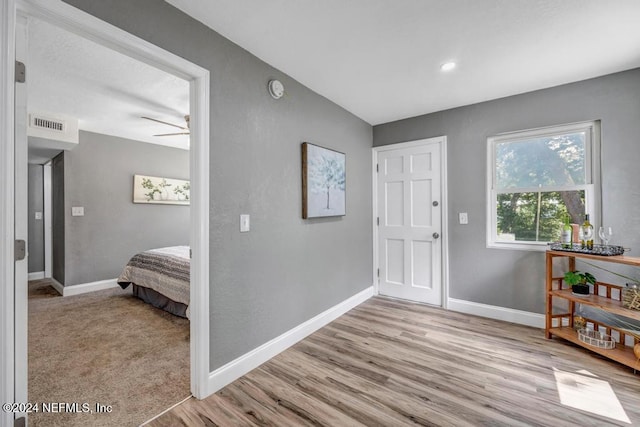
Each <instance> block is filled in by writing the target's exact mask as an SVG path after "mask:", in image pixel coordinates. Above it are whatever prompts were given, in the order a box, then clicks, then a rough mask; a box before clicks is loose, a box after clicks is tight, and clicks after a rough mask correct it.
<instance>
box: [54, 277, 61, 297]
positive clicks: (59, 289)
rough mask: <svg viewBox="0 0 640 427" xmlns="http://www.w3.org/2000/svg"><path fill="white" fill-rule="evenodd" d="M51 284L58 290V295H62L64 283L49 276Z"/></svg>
mask: <svg viewBox="0 0 640 427" xmlns="http://www.w3.org/2000/svg"><path fill="white" fill-rule="evenodd" d="M51 286H52V287H53V289H55V290H56V291H58V293H59V294H60V295H64V285H63V284H62V283H60V282H58V281H57V280H56V279H54V278H53V277H52V278H51Z"/></svg>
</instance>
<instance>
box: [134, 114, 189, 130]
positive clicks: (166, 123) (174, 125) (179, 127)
mask: <svg viewBox="0 0 640 427" xmlns="http://www.w3.org/2000/svg"><path fill="white" fill-rule="evenodd" d="M141 118H143V119H147V120H151V121H152V122H158V123H162V124H163V125H169V126H173V127H176V128H178V129H182V130H189V128H186V127H184V126H179V125H176V124H173V123H169V122H164V121H162V120H158V119H152V118H151V117H145V116H141Z"/></svg>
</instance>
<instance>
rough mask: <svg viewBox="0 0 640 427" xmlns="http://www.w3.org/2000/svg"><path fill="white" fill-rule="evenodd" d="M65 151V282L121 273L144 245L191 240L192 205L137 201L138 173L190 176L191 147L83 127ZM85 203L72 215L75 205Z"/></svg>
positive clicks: (149, 246) (97, 279)
mask: <svg viewBox="0 0 640 427" xmlns="http://www.w3.org/2000/svg"><path fill="white" fill-rule="evenodd" d="M79 138H80V139H79V140H80V142H79V144H78V146H77V147H76V148H74V149H73V150H71V151H66V152H65V153H64V161H65V169H64V177H65V194H64V197H65V199H64V200H65V247H66V254H65V282H64V283H63V284H64V285H65V286H73V285H77V284H82V283H90V282H95V281H100V280H109V279H115V278H116V277H118V275H119V274H120V272H121V271H122V268H123V267H124V265H125V264H126V263H127V261H128V260H129V258H130V257H131V256H132V255H133V254H135V253H136V252H139V251H141V250H146V249H151V248H159V247H165V246H176V245H187V244H189V207H188V206H183V205H158V204H139V203H133V175H134V174H139V175H149V176H158V177H166V178H177V179H189V152H188V151H186V150H180V149H176V148H170V147H164V146H161V145H156V144H148V143H144V142H139V141H132V140H129V139H124V138H118V137H114V136H109V135H101V134H97V133H92V132H86V131H80V136H79ZM73 206H82V207H84V216H72V215H71V207H73Z"/></svg>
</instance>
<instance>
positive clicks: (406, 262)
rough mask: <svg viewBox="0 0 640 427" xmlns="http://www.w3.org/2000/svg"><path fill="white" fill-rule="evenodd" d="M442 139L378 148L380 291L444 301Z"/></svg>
mask: <svg viewBox="0 0 640 427" xmlns="http://www.w3.org/2000/svg"><path fill="white" fill-rule="evenodd" d="M443 139H444V138H431V139H428V140H423V141H419V142H415V143H408V144H402V145H399V148H394V147H393V146H389V149H386V148H382V149H379V150H378V151H377V153H378V156H377V157H378V166H377V168H378V172H377V211H378V220H377V222H378V242H377V244H378V267H379V287H378V291H379V293H380V294H382V295H387V296H391V297H396V298H402V299H407V300H412V301H418V302H424V303H428V304H434V305H442V265H441V264H442V262H441V260H442V243H441V242H442V238H441V236H440V234H441V233H442V227H441V224H442V194H441V193H442V189H441V181H442V177H441V170H442V168H441V151H442V145H443V144H442V141H443Z"/></svg>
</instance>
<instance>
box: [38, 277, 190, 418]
mask: <svg viewBox="0 0 640 427" xmlns="http://www.w3.org/2000/svg"><path fill="white" fill-rule="evenodd" d="M189 394H190V392H189V321H188V320H187V319H183V318H180V317H176V316H173V315H171V314H168V313H166V312H164V311H162V310H159V309H156V308H154V307H152V306H150V305H148V304H145V303H143V302H142V301H140V300H138V299H137V298H134V297H133V296H132V295H131V292H130V291H129V290H127V291H122V290H120V289H110V290H105V291H99V292H93V293H90V294H83V295H78V296H69V297H64V298H63V297H61V296H59V295H58V294H57V292H56V291H55V290H54V289H53V288H51V286H49V284H48V282H46V281H34V282H30V283H29V401H30V402H59V403H68V404H72V403H78V404H79V406H80V407H81V408H82V405H83V404H88V408H89V409H90V410H91V411H93V413H66V412H64V411H63V412H59V413H48V414H44V413H42V412H40V413H38V414H31V415H30V416H29V421H30V423H31V424H30V425H32V426H35V427H38V426H47V427H49V426H52V427H53V426H65V427H66V426H137V425H140V424H141V423H143V422H145V421H147V420H148V419H150V418H152V417H153V416H155V415H157V414H159V413H160V412H162V411H163V410H165V409H166V408H168V407H170V406H172V405H174V404H175V403H177V402H179V401H181V400H183V399H184V398H186V397H188V396H189ZM98 403H99V404H101V405H110V406H111V408H112V409H111V412H110V413H96V412H95V411H96V404H98ZM52 407H53V408H54V409H55V405H52ZM63 408H64V405H63Z"/></svg>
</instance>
